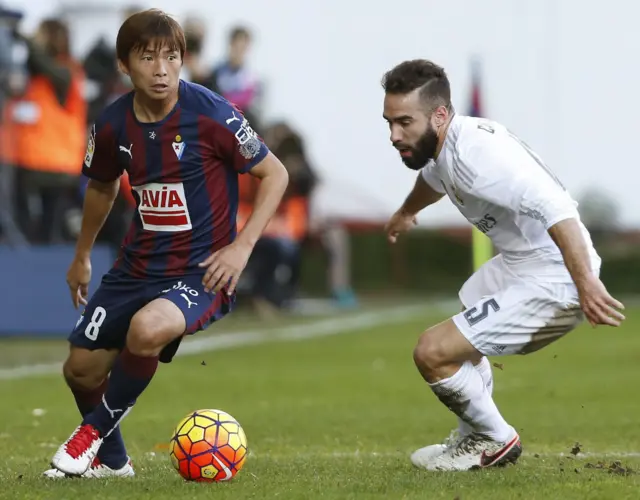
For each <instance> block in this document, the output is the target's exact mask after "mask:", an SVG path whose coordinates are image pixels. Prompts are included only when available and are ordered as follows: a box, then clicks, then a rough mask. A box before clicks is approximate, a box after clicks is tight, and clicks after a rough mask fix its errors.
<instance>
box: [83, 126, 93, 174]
mask: <svg viewBox="0 0 640 500" xmlns="http://www.w3.org/2000/svg"><path fill="white" fill-rule="evenodd" d="M95 151H96V126H95V125H94V126H93V127H91V132H90V133H89V141H88V142H87V152H86V153H85V155H84V164H85V165H86V167H87V168H89V167H91V162H92V161H93V153H95Z"/></svg>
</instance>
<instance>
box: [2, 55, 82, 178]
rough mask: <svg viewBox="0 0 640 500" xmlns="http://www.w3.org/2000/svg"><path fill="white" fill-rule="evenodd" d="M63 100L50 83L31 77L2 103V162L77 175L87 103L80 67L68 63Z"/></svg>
mask: <svg viewBox="0 0 640 500" xmlns="http://www.w3.org/2000/svg"><path fill="white" fill-rule="evenodd" d="M62 64H65V65H66V66H67V67H68V68H69V69H70V70H71V84H70V86H69V90H68V93H67V99H66V101H65V105H64V106H62V105H61V104H60V102H59V101H58V99H57V97H56V94H55V90H54V87H53V84H52V83H51V82H50V81H49V79H47V78H46V77H44V76H42V75H35V76H33V77H32V78H31V79H30V81H29V83H28V84H27V89H26V91H25V93H24V94H23V95H21V96H20V97H17V98H14V99H12V100H11V101H9V103H8V104H7V106H6V107H5V113H4V120H3V121H4V123H3V125H2V130H1V131H0V137H1V142H0V157H1V158H2V160H3V161H4V162H5V163H8V164H12V165H16V166H18V167H22V168H27V169H29V170H39V171H46V172H58V173H66V174H73V175H79V174H80V172H81V170H82V161H83V158H84V153H85V149H86V145H87V142H86V141H87V125H86V119H87V103H86V101H85V98H84V95H83V91H82V89H83V86H84V78H85V76H84V72H83V70H82V68H81V67H80V66H79V65H77V64H76V63H73V62H68V63H62Z"/></svg>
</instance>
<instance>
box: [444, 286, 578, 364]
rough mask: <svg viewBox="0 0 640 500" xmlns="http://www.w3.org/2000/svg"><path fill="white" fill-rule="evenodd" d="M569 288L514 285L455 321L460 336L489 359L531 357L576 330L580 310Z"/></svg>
mask: <svg viewBox="0 0 640 500" xmlns="http://www.w3.org/2000/svg"><path fill="white" fill-rule="evenodd" d="M566 289H567V285H558V286H557V287H556V286H554V285H548V286H546V285H545V286H543V285H538V284H535V283H524V282H523V283H522V284H519V285H513V286H510V287H508V288H507V289H505V290H503V291H500V292H498V293H496V294H493V295H491V296H488V297H484V298H482V299H480V300H479V301H478V302H476V303H475V304H473V305H472V306H471V307H469V308H467V309H466V310H465V311H463V312H461V313H459V314H456V315H455V316H454V317H453V318H452V319H453V322H454V323H455V324H456V326H457V328H458V330H459V331H460V333H461V334H462V335H463V336H464V337H465V338H466V339H467V340H468V341H469V343H470V344H471V345H473V346H474V347H475V349H477V350H478V351H479V352H480V353H482V354H483V355H486V356H490V355H507V354H528V353H531V352H534V351H537V350H539V349H541V348H542V347H545V346H546V345H548V344H550V343H552V342H554V341H556V340H558V339H559V338H561V337H562V336H563V335H565V334H567V333H568V332H570V331H571V330H573V329H574V328H575V327H576V326H577V325H578V324H580V322H581V321H582V313H581V311H580V306H579V304H577V303H576V302H574V301H573V300H572V299H569V300H568V294H567V293H566Z"/></svg>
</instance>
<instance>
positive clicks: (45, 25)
mask: <svg viewBox="0 0 640 500" xmlns="http://www.w3.org/2000/svg"><path fill="white" fill-rule="evenodd" d="M40 27H41V28H42V30H43V31H44V32H45V33H46V34H47V36H48V37H49V39H50V40H51V41H53V42H54V45H55V47H54V50H55V52H56V56H64V57H68V56H69V54H70V53H71V49H70V44H69V28H68V26H67V24H66V23H65V22H64V21H62V20H61V19H58V18H49V19H45V20H44V21H42V22H41V23H40Z"/></svg>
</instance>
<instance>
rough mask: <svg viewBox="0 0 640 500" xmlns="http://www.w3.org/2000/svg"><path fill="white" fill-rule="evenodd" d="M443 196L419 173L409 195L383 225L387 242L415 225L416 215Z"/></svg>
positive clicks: (394, 239)
mask: <svg viewBox="0 0 640 500" xmlns="http://www.w3.org/2000/svg"><path fill="white" fill-rule="evenodd" d="M443 196H444V194H443V193H439V192H438V191H436V190H435V189H433V188H432V187H431V186H430V185H429V184H428V183H427V181H425V179H424V177H423V176H422V174H419V175H418V177H417V179H416V183H415V184H414V186H413V189H412V190H411V192H410V193H409V196H407V198H406V199H405V200H404V203H403V204H402V206H401V207H400V208H399V209H398V211H397V212H396V213H395V214H393V215H392V216H391V219H389V222H387V224H386V225H385V228H384V230H385V232H386V233H387V239H388V240H389V242H390V243H395V242H396V241H397V240H398V236H399V235H400V234H401V233H404V232H407V231H409V230H410V229H411V228H412V227H413V226H415V225H416V224H417V223H418V221H417V219H416V215H418V213H419V212H420V211H421V210H423V209H424V208H426V207H428V206H429V205H433V204H434V203H435V202H437V201H438V200H440V198H442V197H443Z"/></svg>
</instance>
